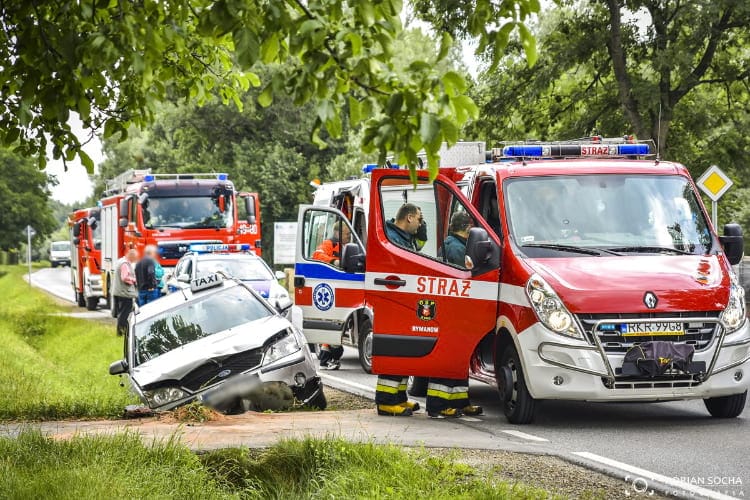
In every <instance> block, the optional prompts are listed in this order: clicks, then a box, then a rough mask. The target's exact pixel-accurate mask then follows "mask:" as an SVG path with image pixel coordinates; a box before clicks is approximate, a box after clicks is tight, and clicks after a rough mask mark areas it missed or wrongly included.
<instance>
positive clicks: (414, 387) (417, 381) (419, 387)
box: [406, 377, 430, 398]
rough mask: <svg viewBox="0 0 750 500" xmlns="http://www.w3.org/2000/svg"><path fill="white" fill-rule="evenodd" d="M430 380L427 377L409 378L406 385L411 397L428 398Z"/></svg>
mask: <svg viewBox="0 0 750 500" xmlns="http://www.w3.org/2000/svg"><path fill="white" fill-rule="evenodd" d="M429 381H430V379H429V378H427V377H409V381H408V382H407V383H406V392H407V393H408V394H409V396H414V397H415V398H424V397H426V396H427V384H428V383H429Z"/></svg>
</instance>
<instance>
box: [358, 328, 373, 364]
mask: <svg viewBox="0 0 750 500" xmlns="http://www.w3.org/2000/svg"><path fill="white" fill-rule="evenodd" d="M357 350H358V351H359V364H360V365H362V369H363V370H364V371H365V373H372V321H370V320H369V319H365V320H363V321H362V323H360V325H359V337H358V338H357Z"/></svg>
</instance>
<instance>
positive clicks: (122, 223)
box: [119, 217, 128, 227]
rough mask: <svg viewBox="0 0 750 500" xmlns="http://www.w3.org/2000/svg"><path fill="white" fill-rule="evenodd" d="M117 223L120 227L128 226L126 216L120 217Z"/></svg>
mask: <svg viewBox="0 0 750 500" xmlns="http://www.w3.org/2000/svg"><path fill="white" fill-rule="evenodd" d="M119 224H120V227H128V218H127V217H120V221H119Z"/></svg>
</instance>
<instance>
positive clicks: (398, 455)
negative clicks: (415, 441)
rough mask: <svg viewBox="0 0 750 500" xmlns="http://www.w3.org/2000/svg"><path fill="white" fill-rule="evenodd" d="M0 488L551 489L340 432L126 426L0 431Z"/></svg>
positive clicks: (145, 491)
mask: <svg viewBox="0 0 750 500" xmlns="http://www.w3.org/2000/svg"><path fill="white" fill-rule="evenodd" d="M0 491H2V492H3V493H2V495H7V496H8V497H9V498H71V499H74V498H75V499H83V498H206V499H210V498H259V499H260V498H263V499H268V498H278V499H282V498H295V499H306V498H446V499H447V498H450V499H461V498H472V499H483V498H487V499H490V498H492V499H501V498H518V499H523V498H554V496H553V495H552V494H551V493H550V492H548V491H546V490H544V489H539V488H533V487H529V486H526V485H523V484H511V483H509V482H506V481H502V480H499V479H496V478H493V477H492V476H491V475H490V476H488V475H487V474H485V473H480V472H478V471H477V470H476V469H474V468H473V467H471V466H468V465H465V464H461V463H457V462H455V461H454V460H452V459H451V458H450V457H447V458H445V457H444V458H440V457H435V456H431V455H429V454H427V453H426V452H423V451H404V450H402V449H401V448H397V447H394V446H377V445H371V444H352V443H347V442H345V441H340V440H312V439H309V440H302V441H297V440H295V441H284V442H281V443H279V444H277V445H276V446H274V447H272V448H269V449H266V450H247V449H240V448H230V449H225V450H219V451H214V452H210V453H206V454H202V455H195V454H193V453H192V452H190V451H189V450H188V449H187V448H185V447H184V446H182V445H179V444H177V443H176V442H167V443H161V444H155V445H153V446H146V445H144V444H142V442H141V441H140V440H139V439H138V438H137V437H136V436H134V435H127V434H125V435H117V436H106V437H104V436H99V437H75V438H72V439H70V440H65V441H54V440H52V439H50V438H46V437H43V436H42V435H41V434H39V433H37V432H24V433H22V434H21V435H20V436H18V438H15V439H9V438H0Z"/></svg>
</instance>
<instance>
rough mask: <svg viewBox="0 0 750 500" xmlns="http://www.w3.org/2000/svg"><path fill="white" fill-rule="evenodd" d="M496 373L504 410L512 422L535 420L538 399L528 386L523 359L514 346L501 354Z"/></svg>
mask: <svg viewBox="0 0 750 500" xmlns="http://www.w3.org/2000/svg"><path fill="white" fill-rule="evenodd" d="M499 368H500V369H499V370H498V373H497V375H496V377H497V386H498V389H499V390H500V399H501V402H502V404H503V411H504V413H505V417H506V418H507V419H508V422H510V423H512V424H519V425H523V424H529V423H531V422H532V421H533V420H534V409H535V406H536V401H535V400H534V398H533V397H531V394H529V390H528V388H527V387H526V380H525V378H524V373H523V368H522V366H521V360H520V359H519V358H518V353H517V352H516V349H515V348H514V347H513V346H509V347H506V349H505V351H503V353H502V354H501V356H500V367H499Z"/></svg>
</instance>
